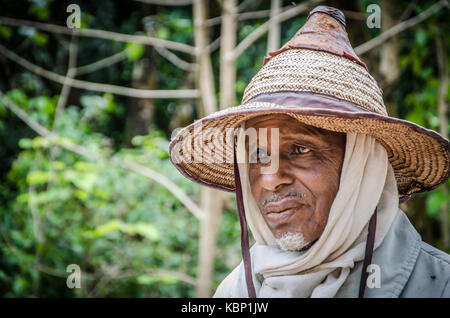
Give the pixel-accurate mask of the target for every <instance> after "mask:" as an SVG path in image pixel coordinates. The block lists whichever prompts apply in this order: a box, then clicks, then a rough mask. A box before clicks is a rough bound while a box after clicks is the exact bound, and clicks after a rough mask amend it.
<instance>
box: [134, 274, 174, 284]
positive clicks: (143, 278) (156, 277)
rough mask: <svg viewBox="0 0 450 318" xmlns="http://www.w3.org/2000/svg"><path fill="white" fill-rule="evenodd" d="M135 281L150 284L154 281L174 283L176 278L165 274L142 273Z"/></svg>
mask: <svg viewBox="0 0 450 318" xmlns="http://www.w3.org/2000/svg"><path fill="white" fill-rule="evenodd" d="M136 281H137V282H138V283H139V284H141V285H151V284H153V283H156V282H161V283H164V284H176V283H177V282H178V279H177V278H175V277H173V276H169V275H165V274H142V275H139V276H138V277H136Z"/></svg>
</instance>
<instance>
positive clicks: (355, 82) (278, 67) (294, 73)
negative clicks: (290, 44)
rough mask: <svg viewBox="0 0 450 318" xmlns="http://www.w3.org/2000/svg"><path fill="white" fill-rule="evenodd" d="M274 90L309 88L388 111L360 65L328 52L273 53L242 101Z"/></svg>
mask: <svg viewBox="0 0 450 318" xmlns="http://www.w3.org/2000/svg"><path fill="white" fill-rule="evenodd" d="M275 91H310V92H315V93H321V94H328V95H332V96H335V97H338V98H341V99H344V100H348V101H351V102H354V103H356V104H358V105H360V106H362V107H363V108H364V109H366V110H368V111H372V112H376V113H378V114H383V115H387V112H386V107H385V106H384V103H383V97H382V92H381V89H380V88H379V87H378V85H377V83H376V81H375V79H374V78H373V77H372V76H371V75H370V74H369V72H368V71H367V70H366V69H365V68H364V67H363V66H361V65H359V64H357V63H355V62H354V61H352V60H350V59H347V58H343V57H340V56H337V55H334V54H331V53H327V52H322V51H315V50H306V49H292V50H287V51H285V52H283V53H280V54H278V55H276V56H274V57H272V58H271V59H270V60H269V62H268V63H267V64H266V65H264V67H263V68H261V70H260V71H259V72H258V73H257V74H256V75H255V76H254V77H253V79H252V80H251V82H250V84H249V85H248V86H247V88H246V89H245V91H244V96H243V98H242V103H243V104H245V103H247V102H248V101H249V100H251V99H252V98H253V97H255V96H257V95H259V94H262V93H268V92H275Z"/></svg>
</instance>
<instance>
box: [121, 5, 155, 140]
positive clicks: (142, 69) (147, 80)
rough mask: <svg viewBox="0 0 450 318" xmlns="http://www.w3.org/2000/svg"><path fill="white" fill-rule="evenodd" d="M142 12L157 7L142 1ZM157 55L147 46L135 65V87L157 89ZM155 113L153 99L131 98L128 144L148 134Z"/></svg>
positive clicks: (126, 138) (149, 12)
mask: <svg viewBox="0 0 450 318" xmlns="http://www.w3.org/2000/svg"><path fill="white" fill-rule="evenodd" d="M141 13H142V17H145V16H148V15H152V14H155V13H156V7H155V6H149V5H147V4H145V3H142V5H141ZM155 57H156V52H155V50H154V49H153V48H152V47H149V46H145V47H144V53H143V54H142V57H141V58H140V59H139V60H137V61H136V62H135V63H134V66H133V74H132V78H133V81H132V87H133V88H138V89H156V80H157V78H156V71H155V67H156V65H155V63H154V61H155ZM153 113H154V100H153V99H145V98H139V99H131V100H130V105H129V107H128V112H127V118H126V123H125V127H126V128H125V129H126V133H125V135H126V137H125V143H126V145H128V146H131V140H132V139H133V137H134V136H137V135H147V134H148V133H149V126H150V124H151V123H152V121H153Z"/></svg>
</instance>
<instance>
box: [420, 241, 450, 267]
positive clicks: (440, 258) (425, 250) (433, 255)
mask: <svg viewBox="0 0 450 318" xmlns="http://www.w3.org/2000/svg"><path fill="white" fill-rule="evenodd" d="M420 251H423V252H424V253H426V254H428V255H430V256H431V257H433V258H435V259H437V260H439V261H440V262H442V263H445V264H446V265H449V266H450V262H449V261H447V260H446V259H443V258H442V257H440V255H436V254H433V253H431V252H430V251H428V250H427V249H426V248H425V247H424V245H423V244H420Z"/></svg>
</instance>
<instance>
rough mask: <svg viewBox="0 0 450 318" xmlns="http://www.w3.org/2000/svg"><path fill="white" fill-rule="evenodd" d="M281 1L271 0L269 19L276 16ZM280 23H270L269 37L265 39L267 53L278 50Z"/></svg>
mask: <svg viewBox="0 0 450 318" xmlns="http://www.w3.org/2000/svg"><path fill="white" fill-rule="evenodd" d="M281 2H282V1H281V0H271V3H270V18H271V19H272V18H273V17H274V16H276V15H278V14H279V13H280V10H281ZM280 36H281V23H272V25H271V26H270V28H269V35H268V37H267V53H268V52H273V51H276V50H278V49H279V48H280Z"/></svg>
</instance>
